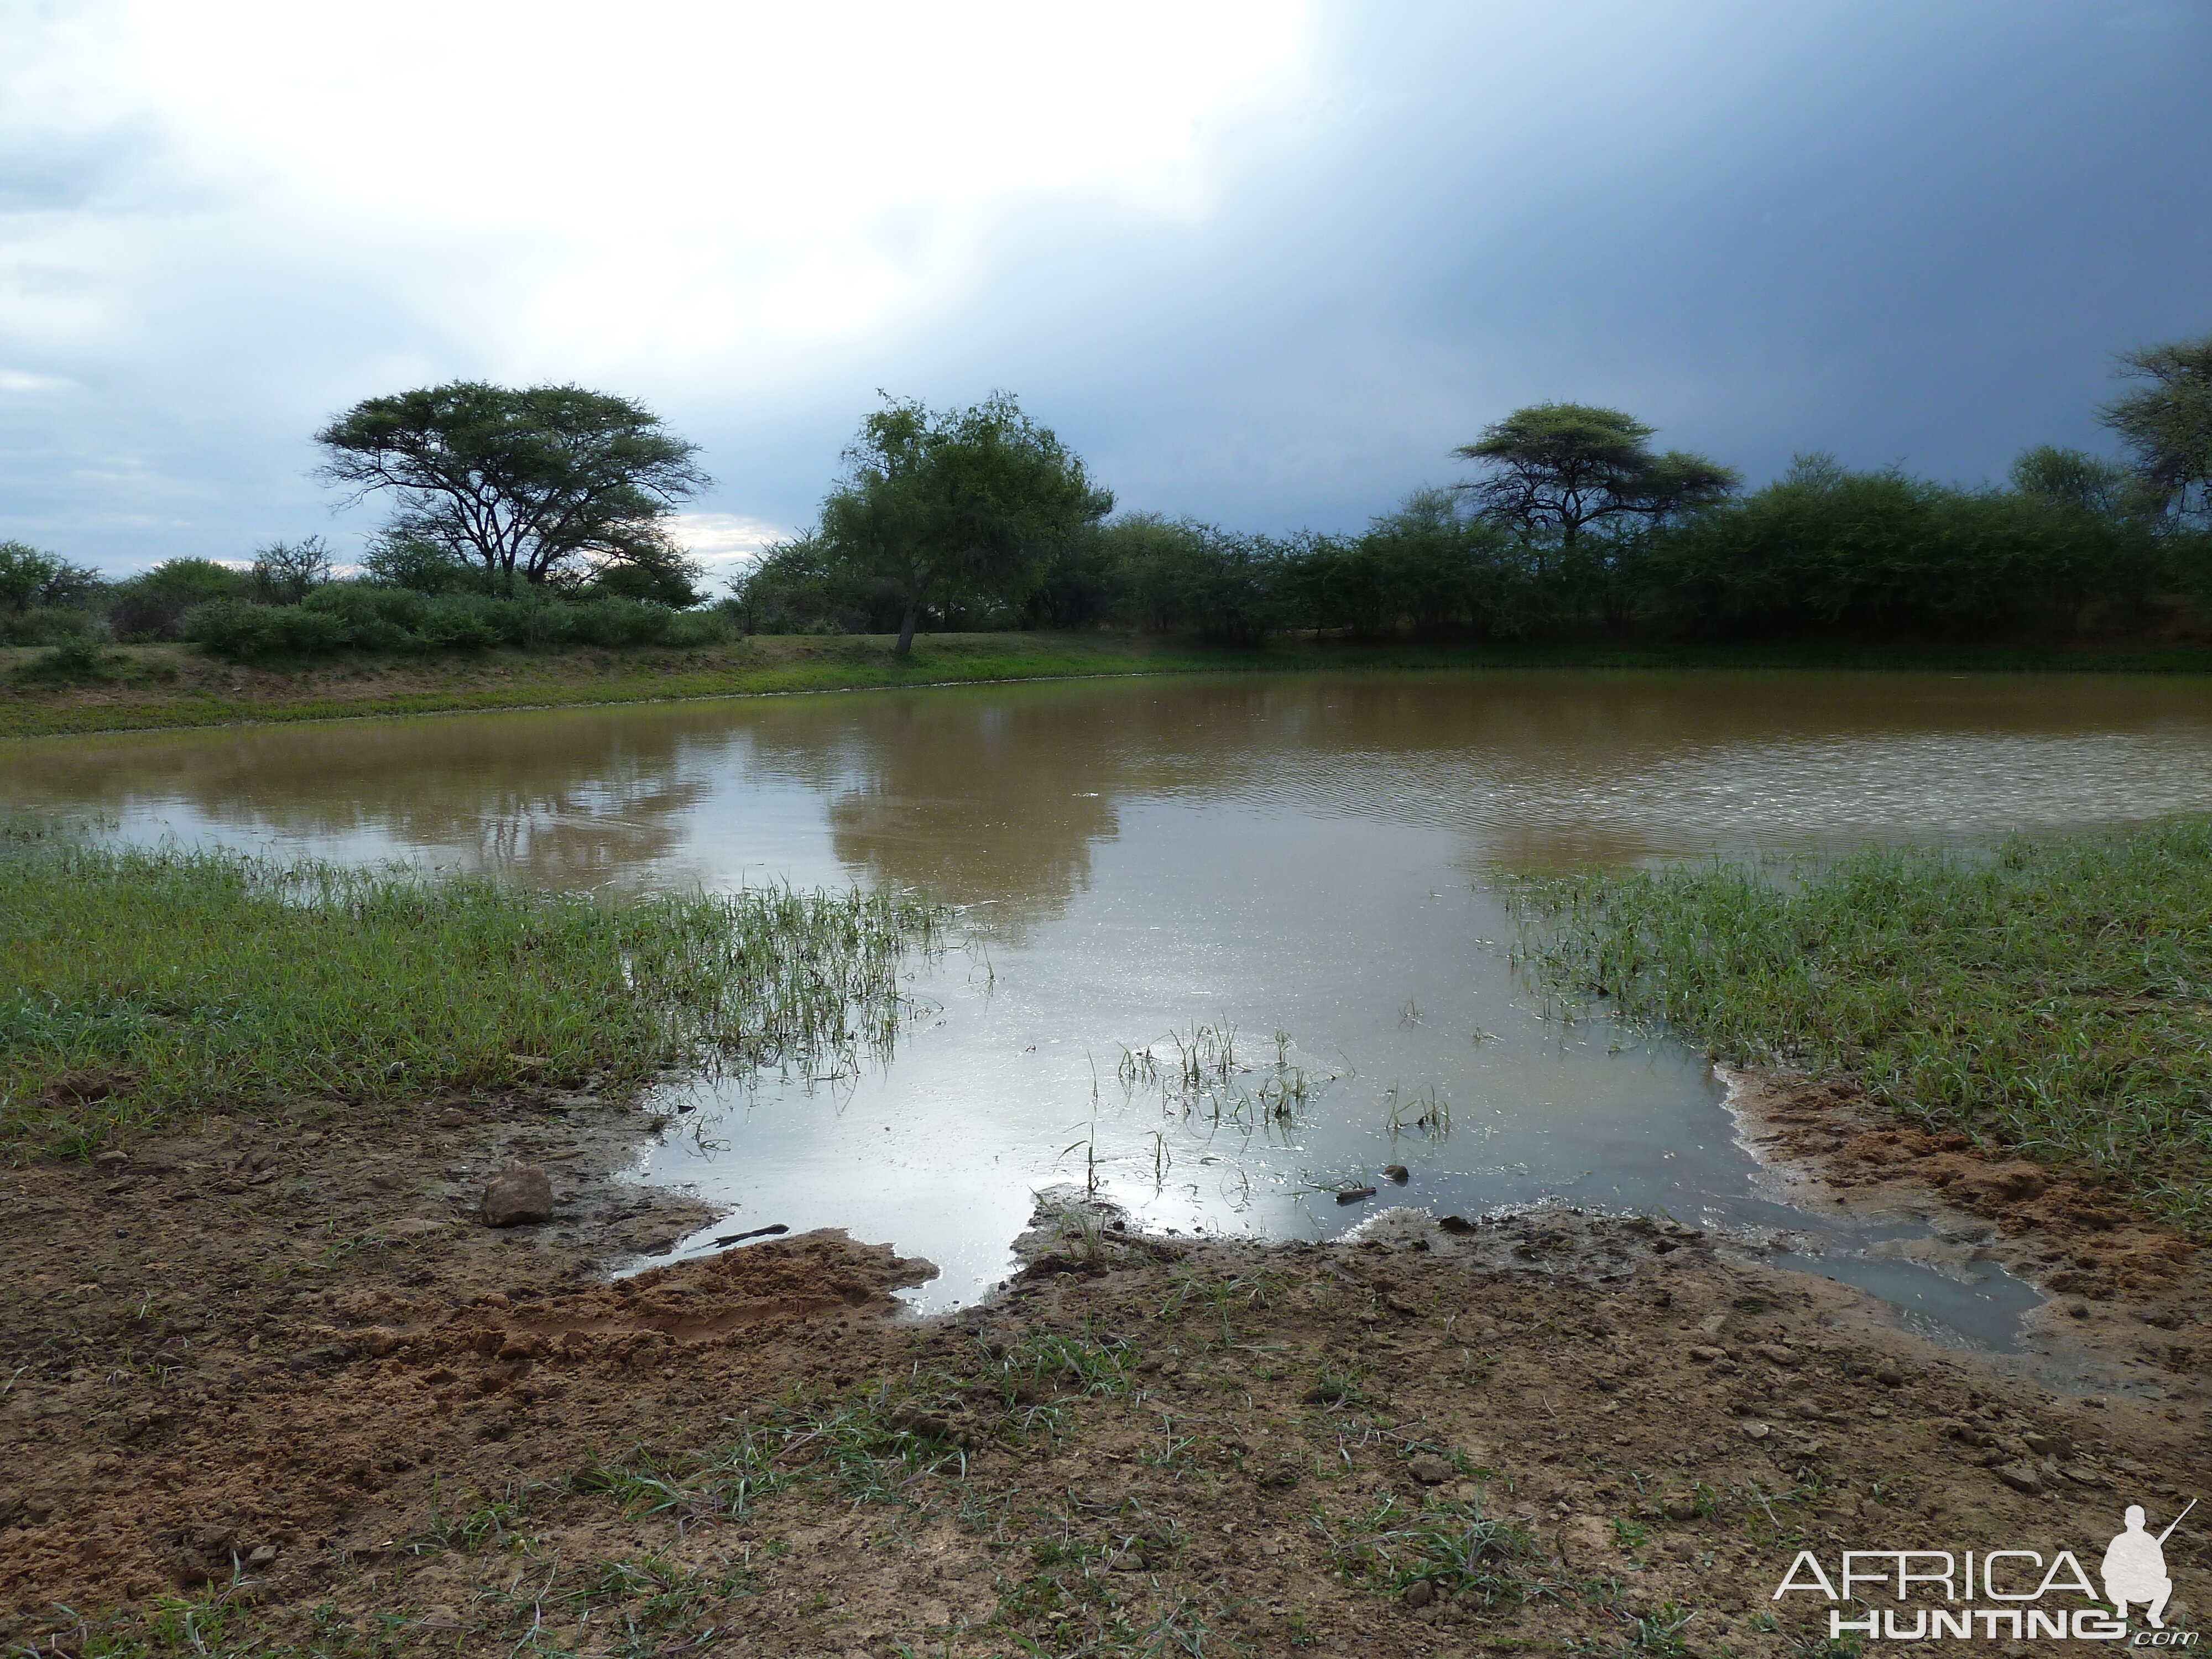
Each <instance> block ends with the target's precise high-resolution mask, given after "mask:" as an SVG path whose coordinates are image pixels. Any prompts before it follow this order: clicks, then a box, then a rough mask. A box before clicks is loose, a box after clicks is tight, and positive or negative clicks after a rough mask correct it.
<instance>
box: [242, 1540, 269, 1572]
mask: <svg viewBox="0 0 2212 1659" xmlns="http://www.w3.org/2000/svg"><path fill="white" fill-rule="evenodd" d="M275 1559H276V1546H275V1545H274V1544H261V1545H257V1546H256V1547H255V1548H254V1551H253V1553H252V1554H251V1555H249V1556H247V1557H246V1565H247V1566H249V1567H265V1566H267V1565H269V1564H270V1562H271V1561H274V1560H275Z"/></svg>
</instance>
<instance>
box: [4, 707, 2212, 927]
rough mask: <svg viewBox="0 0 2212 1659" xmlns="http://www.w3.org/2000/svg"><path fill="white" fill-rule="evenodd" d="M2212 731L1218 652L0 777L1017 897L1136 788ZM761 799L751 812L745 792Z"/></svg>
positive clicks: (80, 745)
mask: <svg viewBox="0 0 2212 1659" xmlns="http://www.w3.org/2000/svg"><path fill="white" fill-rule="evenodd" d="M2202 729H2203V722H2202V717H2201V713H2200V712H2199V711H2198V710H2197V708H2196V707H2195V705H2193V704H2190V703H2188V702H2187V700H2186V696H2185V694H2184V693H2181V692H2177V691H2176V690H2173V689H2171V688H2168V687H2166V686H2163V685H2157V684H2152V685H2148V686H2146V685H2140V684H2136V683H2133V682H2129V683H2124V684H2111V683H2106V682H2102V681H2093V680H2092V679H2091V678H2089V677H2083V678H2081V680H2078V681H2077V680H2070V679H2069V680H2064V681H2063V683H2061V682H2058V681H2055V680H2053V679H2050V678H2046V679H2043V680H2039V681H2036V682H2034V683H2033V685H2032V687H2030V686H2024V685H2023V684H2021V683H2020V682H2017V681H2014V680H2011V679H2008V678H2004V677H1997V676H1990V677H1983V678H1978V679H1972V680H1960V679H1950V678H1945V677H1942V676H1933V675H1896V676H1868V675H1841V674H1836V675H1826V674H1799V675H1766V674H1759V673H1742V674H1728V673H1709V674H1684V675H1674V674H1638V673H1626V674H1592V673H1571V674H1568V673H1559V674H1555V673H1549V672H1534V673H1532V672H1526V671H1507V672H1489V673H1474V674H1451V675H1441V674H1440V675H1419V676H1403V677H1399V676H1375V677H1372V678H1370V677H1356V678H1354V677H1337V676H1322V675H1316V676H1311V677H1306V676H1282V675H1252V676H1242V675H1239V676H1221V677H1216V678H1204V679H1184V680H1145V679H1139V680H1124V681H1107V682H1100V681H1086V682H1069V683H1061V684H1035V685H1024V686H974V687H961V688H942V689H931V690H914V691H899V692H884V693H872V694H867V695H864V696H801V697H789V698H772V699H747V700H744V701H738V702H696V703H680V704H663V705H658V706H653V707H637V706H632V707H628V708H608V709H592V710H564V711H548V712H544V713H529V714H525V713H516V714H483V715H464V716H456V717H451V718H435V719H425V720H392V721H362V722H346V723H334V724H331V725H327V726H286V727H276V728H263V729H258V730H254V729H246V730H228V731H216V732H179V733H163V734H161V735H160V736H159V737H146V738H100V739H96V740H91V741H85V742H77V743H74V744H63V743H52V742H44V741H42V742H38V743H34V744H24V745H21V746H16V747H14V748H12V749H11V752H10V753H9V765H8V768H7V771H6V774H5V782H4V795H5V798H6V799H8V800H9V802H11V803H12V804H15V805H26V806H31V807H47V808H56V809H62V810H71V809H73V810H76V811H106V812H109V813H112V814H115V815H117V816H118V817H131V816H137V817H141V818H143V817H144V816H147V815H154V816H158V815H160V814H161V813H162V812H164V811H173V810H177V809H178V808H179V807H185V808H190V809H191V810H192V811H197V813H199V814H201V815H203V816H204V819H205V821H207V822H208V823H211V824H213V825H215V826H216V827H217V828H218V829H219V831H220V832H221V833H224V834H226V835H228V836H232V837H234V838H236V839H241V840H252V839H256V838H260V837H276V838H281V839H285V840H291V841H296V842H307V843H309V844H310V845H313V846H315V847H317V848H319V850H324V851H327V852H330V853H331V854H335V855H337V856H342V857H343V856H366V855H368V854H371V853H373V852H374V851H376V850H380V848H387V847H393V846H397V847H398V848H401V849H404V850H408V851H412V852H415V853H418V854H422V855H424V856H427V857H429V858H432V859H437V860H449V861H453V862H457V863H460V864H463V865H465V866H469V867H472V868H477V869H485V870H494V871H504V872H514V873H516V874H518V875H520V876H521V877H522V878H525V879H527V880H531V881H536V882H543V883H546V884H562V885H585V884H598V883H600V882H605V881H610V880H613V881H625V882H633V883H634V882H641V881H642V882H652V883H654V884H670V883H672V882H678V881H684V880H689V879H691V878H695V877H697V878H721V877H724V876H726V875H728V874H729V873H730V872H731V871H732V868H733V867H734V866H737V865H739V864H743V863H744V861H745V860H763V859H767V860H783V859H786V858H789V857H794V856H799V857H813V856H817V855H818V850H819V843H818V842H813V841H812V839H811V836H812V833H813V826H814V825H815V824H816V823H826V828H827V829H828V832H829V851H831V852H832V853H834V854H835V855H836V858H837V859H838V860H840V861H841V862H842V865H843V866H844V867H845V868H846V869H847V870H848V871H850V872H852V873H853V874H854V876H855V877H856V878H859V879H861V880H864V881H870V882H890V883H896V884H900V885H903V886H908V887H912V888H916V889H921V890H925V891H927V892H929V893H931V894H932V895H933V896H938V897H941V898H945V899H948V900H951V901H953V902H971V901H975V900H978V899H984V898H994V899H999V900H1002V901H1006V905H1005V911H1004V914H1005V916H1006V925H1007V926H1018V925H1019V924H1020V922H1021V921H1022V920H1023V919H1024V917H1042V916H1046V915H1052V914H1054V913H1056V912H1057V911H1058V910H1059V909H1060V908H1061V907H1062V906H1063V905H1064V904H1065V903H1066V901H1067V899H1068V898H1069V897H1070V896H1072V895H1073V893H1075V892H1076V891H1078V890H1080V889H1081V888H1083V887H1084V886H1085V884H1087V883H1088V882H1089V881H1090V880H1091V849H1092V847H1093V844H1094V843H1095V842H1097V841H1099V840H1101V839H1102V838H1105V839H1111V838H1113V837H1115V836H1117V835H1119V834H1120V833H1121V829H1122V827H1123V823H1124V822H1125V820H1126V818H1127V805H1128V803H1129V802H1131V801H1132V800H1135V801H1140V802H1167V803H1173V804H1176V805H1188V806H1194V807H1199V808H1205V809H1217V808H1218V809H1227V810H1231V811H1237V810H1243V811H1254V810H1257V811H1267V812H1285V813H1296V814H1303V815H1313V814H1321V815H1327V816H1333V817H1346V818H1353V819H1362V820H1369V821H1374V822H1379V823H1398V824H1408V825H1413V826H1417V827H1419V828H1424V829H1444V830H1447V831H1449V832H1451V833H1453V834H1454V835H1455V836H1460V837H1462V839H1463V845H1464V848H1465V852H1464V856H1465V857H1466V859H1467V860H1468V861H1469V865H1470V867H1478V866H1483V865H1486V864H1494V863H1500V862H1502V863H1504V864H1507V865H1513V866H1541V865H1559V864H1589V863H1608V864H1611V863H1621V862H1632V861H1635V860H1641V859H1647V858H1651V857H1654V856H1664V855H1671V854H1678V853H1682V852H1687V851H1698V850H1702V849H1703V848H1705V847H1707V846H1711V845H1719V844H1723V843H1729V844H1742V843H1744V842H1747V841H1759V842H1773V841H1776V840H1778V839H1786V838H1788V837H1789V836H1792V835H1795V834H1798V833H1803V832H1811V833H1815V834H1817V832H1818V829H1819V828H1820V826H1822V825H1829V824H1851V825H1858V826H1859V833H1868V832H1869V831H1871V832H1875V833H1879V832H1880V831H1881V829H1884V828H1885V827H1887V825H1889V824H1892V823H1902V824H1905V825H1908V826H1910V825H1911V824H1914V823H1926V822H1928V821H1929V820H1930V813H1931V812H1932V811H1933V809H1934V807H1935V806H1936V805H1941V804H1942V800H1944V799H1950V798H1952V797H1957V798H1958V799H1960V800H1961V801H1964V802H1966V804H1967V805H1970V806H1972V807H1973V809H1974V810H1976V811H1983V812H1984V813H1985V814H1986V813H1988V812H1991V811H1999V810H2000V809H2002V811H2017V810H2018V809H2017V807H2016V805H2013V804H2008V802H2006V801H2004V800H2003V799H2000V797H2002V793H2003V791H2002V788H2001V787H1999V784H1998V782H1997V781H1993V779H1994V778H1995V771H1994V770H1993V768H1996V760H1995V759H1993V758H1992V756H1993V751H1992V750H1990V749H1989V747H1988V745H1989V744H1990V740H1991V738H1993V737H1997V736H2002V734H2006V733H2009V732H2017V733H2019V734H2021V736H2023V737H2026V738H2029V739H2031V740H2032V741H2034V742H2036V743H2039V744H2040V743H2046V742H2047V740H2048V739H2051V738H2085V739H2092V740H2094V741H2096V742H2098V743H2100V744H2103V745H2104V749H2103V750H2102V751H2100V752H2103V753H2104V754H2105V759H2104V761H2103V763H2101V764H2100V766H2099V767H2098V768H2097V769H2095V770H2094V775H2093V776H2092V777H2090V778H2089V780H2088V782H2087V784H2085V785H2084V787H2092V786H2093V788H2094V789H2095V790H2098V791H2101V792H2103V793H2106V794H2107V795H2112V796H2115V797H2117V796H2118V795H2121V794H2124V793H2127V792H2128V791H2129V790H2130V789H2133V788H2137V787H2142V788H2144V789H2146V790H2148V793H2149V794H2155V795H2157V796H2158V798H2159V799H2161V800H2164V799H2166V797H2167V796H2169V795H2171V796H2172V797H2173V798H2174V799H2175V800H2176V801H2177V802H2178V803H2179V804H2178V805H2176V806H2175V808H2174V809H2173V810H2181V808H2182V807H2185V806H2189V805H2196V804H2197V795H2196V794H2195V793H2192V791H2193V790H2194V789H2195V787H2196V786H2195V785H2193V784H2192V783H2191V782H2190V780H2191V778H2193V777H2195V776H2197V772H2195V771H2192V770H2191V769H2190V768H2189V767H2187V766H2183V767H2179V768H2176V767H2174V766H2173V765H2172V763H2170V762H2166V763H2160V762H2159V757H2158V755H2157V754H2154V752H2153V751H2152V750H2150V749H2143V750H2142V751H2141V752H2140V753H2138V752H2136V751H2134V750H2128V749H2126V748H2124V746H2120V745H2114V744H2111V743H2110V741H2109V739H2110V738H2111V737H2112V735H2114V734H2129V733H2134V734H2140V735H2141V736H2142V737H2143V738H2147V739H2148V738H2158V740H2159V741H2161V742H2166V743H2169V744H2177V745H2179V748H2178V749H2176V750H2174V751H2173V752H2177V753H2180V752H2184V751H2185V752H2186V754H2187V755H2189V756H2191V757H2193V756H2195V755H2196V754H2198V753H2201V747H2199V746H2198V745H2200V744H2201V743H2202V738H2201V735H2200V734H2201V732H2202ZM2160 733H2165V734H2166V735H2165V736H2163V737H2160ZM1961 736H1964V737H1965V738H1966V739H1967V748H1966V749H1962V750H1958V751H1957V752H1956V753H1954V751H1953V750H1952V749H1951V748H1949V747H1942V750H1941V753H1940V755H1939V756H1938V759H1939V760H1940V761H1941V764H1940V765H1938V764H1936V763H1933V762H1930V763H1926V764H1924V765H1921V766H1920V767H1919V769H1917V770H1915V769H1911V768H1903V769H1900V765H1899V763H1898V762H1897V761H1896V760H1895V758H1894V756H1895V755H1896V753H1897V752H1898V751H1899V740H1900V739H1902V740H1904V742H1905V744H1907V745H1911V744H1918V745H1920V747H1921V748H1922V749H1925V748H1926V747H1927V746H1928V744H1929V742H1930V740H1931V739H1934V740H1938V741H1939V743H1940V744H1948V743H1949V742H1950V740H1952V739H1955V738H1960V737H1961ZM1970 751H1971V752H1970ZM1916 752H1917V751H1916ZM2161 752H2163V751H2161ZM1975 755H1978V756H1979V757H1980V758H1979V759H1978V760H1977V759H1973V758H1972V756H1975ZM2154 764H2160V765H2162V766H2163V769H2164V771H2163V774H2162V775H2160V777H2159V778H2157V779H2156V780H2153V779H2152V778H2151V777H2149V776H2148V770H2147V769H2149V768H2151V767H2152V766H2153V765H2154ZM1869 768H1874V769H1880V770H1881V775H1882V780H1883V781H1886V782H1887V784H1888V785H1890V786H1893V787H1887V788H1886V789H1885V790H1884V791H1881V792H1877V793H1880V795H1881V799H1872V798H1869V799H1861V797H1863V796H1866V795H1867V794H1868V788H1869V784H1870V783H1871V782H1873V781H1875V780H1874V779H1871V778H1869V776H1868V775H1866V773H1867V770H1868V769H1869ZM1780 776H1786V777H1787V778H1788V779H1789V780H1790V782H1791V785H1792V787H1793V789H1794V790H1795V791H1796V793H1795V794H1794V795H1793V796H1792V798H1791V799H1790V800H1788V801H1786V802H1785V801H1778V800H1777V799H1773V798H1772V797H1773V796H1774V791H1773V789H1772V788H1771V784H1772V782H1773V781H1774V780H1775V779H1776V778H1777V777H1780ZM2153 781H2156V782H2157V783H2158V785H2159V788H2157V789H2149V787H2148V786H2149V785H2150V784H2151V783H2152V782H2153ZM2161 792H2162V793H2161ZM779 802H781V805H778V803H779ZM794 806H795V807H796V809H797V810H796V814H795V819H796V822H797V823H799V825H801V826H802V827H801V828H800V829H799V831H798V834H799V840H798V841H797V842H794V841H793V822H794V814H793V807H794ZM763 809H766V810H767V811H768V813H769V818H771V819H774V820H775V821H774V822H769V821H763V822H761V823H755V822H754V820H753V818H752V817H751V815H752V814H753V813H754V812H756V811H762V810H763ZM1961 810H1963V809H1961ZM817 811H819V812H820V813H821V814H822V817H820V818H817V817H815V814H816V813H817ZM777 814H781V817H776V815H777ZM2030 816H2032V815H2030ZM1861 820H1865V822H1864V823H1861ZM777 823H781V825H782V827H781V828H780V829H779V828H777V827H776V824H777ZM1154 855H1155V856H1160V857H1173V856H1174V855H1175V854H1174V849H1173V848H1172V847H1155V848H1154ZM772 867H775V868H779V869H780V868H781V867H783V866H781V864H780V863H776V864H774V865H773V866H772ZM1134 879H1138V880H1142V879H1143V878H1142V875H1141V873H1139V874H1138V875H1137V876H1136V877H1135V878H1134Z"/></svg>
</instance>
